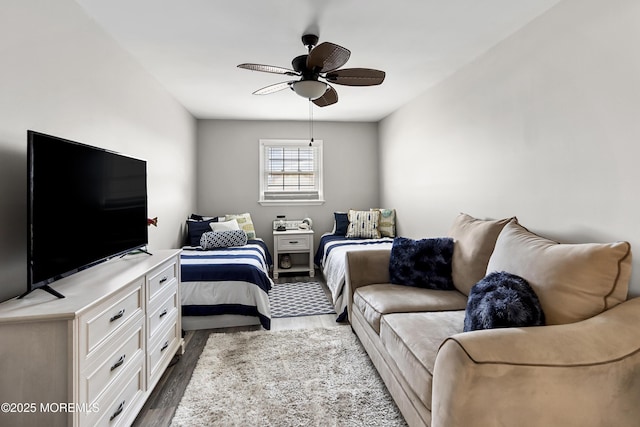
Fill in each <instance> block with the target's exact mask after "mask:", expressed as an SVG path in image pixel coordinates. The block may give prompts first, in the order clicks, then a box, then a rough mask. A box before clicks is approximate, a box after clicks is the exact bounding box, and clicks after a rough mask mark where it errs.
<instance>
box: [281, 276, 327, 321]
mask: <svg viewBox="0 0 640 427" xmlns="http://www.w3.org/2000/svg"><path fill="white" fill-rule="evenodd" d="M269 302H270V304H271V317H272V318H278V317H299V316H314V315H318V314H334V313H335V312H336V311H335V310H334V309H333V304H331V301H329V299H328V298H327V294H326V293H325V292H324V290H323V289H322V285H321V284H320V283H318V282H296V283H276V284H275V285H273V286H272V287H271V290H270V291H269Z"/></svg>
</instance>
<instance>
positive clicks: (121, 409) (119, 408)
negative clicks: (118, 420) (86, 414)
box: [109, 400, 125, 421]
mask: <svg viewBox="0 0 640 427" xmlns="http://www.w3.org/2000/svg"><path fill="white" fill-rule="evenodd" d="M124 403H125V401H124V400H123V401H122V403H120V405H118V409H116V412H114V413H113V415H111V418H109V421H113V419H114V418H115V417H117V416H118V415H120V414H121V413H122V411H123V410H124Z"/></svg>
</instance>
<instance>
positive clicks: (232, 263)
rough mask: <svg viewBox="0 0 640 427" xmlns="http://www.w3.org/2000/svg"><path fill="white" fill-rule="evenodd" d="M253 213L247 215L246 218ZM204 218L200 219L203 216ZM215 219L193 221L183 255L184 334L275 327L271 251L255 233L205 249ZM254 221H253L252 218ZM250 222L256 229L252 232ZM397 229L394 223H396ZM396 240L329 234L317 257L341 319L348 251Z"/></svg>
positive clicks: (322, 243)
mask: <svg viewBox="0 0 640 427" xmlns="http://www.w3.org/2000/svg"><path fill="white" fill-rule="evenodd" d="M245 215H248V214H245ZM200 218H201V217H200ZM211 221H215V220H201V219H199V220H190V221H188V222H187V224H188V225H189V246H185V247H183V251H182V254H181V298H182V327H183V329H185V330H194V329H214V328H223V327H232V326H246V325H262V327H264V328H265V329H270V328H271V309H270V305H269V291H270V290H271V287H272V286H273V281H272V280H271V278H270V277H269V270H270V268H271V267H272V266H273V260H272V258H271V253H270V252H269V248H268V247H267V245H266V244H265V243H264V241H262V240H261V239H256V238H255V231H253V232H248V233H247V234H248V235H249V236H250V238H251V240H247V242H246V244H244V245H239V246H232V247H216V248H212V249H206V250H205V249H203V247H202V246H199V245H198V243H199V242H200V236H201V235H202V234H203V233H204V232H207V231H208V230H210V228H209V227H210V222H211ZM249 221H250V219H249ZM252 227H253V225H252V224H251V229H252V230H253V228H252ZM394 227H395V224H394ZM392 243H393V238H391V237H383V238H347V237H345V235H340V233H338V235H336V234H333V233H331V234H329V233H327V234H324V235H323V236H322V237H321V239H320V243H319V246H318V250H317V251H316V254H315V258H314V261H315V264H316V265H317V266H318V267H320V269H321V270H322V273H323V274H324V277H325V279H326V283H327V286H328V288H329V290H330V291H331V297H332V303H333V305H334V307H335V310H336V313H338V318H337V319H336V320H337V321H344V320H346V303H347V302H346V298H345V292H344V288H345V274H346V253H347V252H349V251H362V250H373V249H383V248H391V245H392Z"/></svg>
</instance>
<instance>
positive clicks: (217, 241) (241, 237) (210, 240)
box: [200, 230, 247, 250]
mask: <svg viewBox="0 0 640 427" xmlns="http://www.w3.org/2000/svg"><path fill="white" fill-rule="evenodd" d="M246 244H247V233H245V232H244V231H243V230H227V231H208V232H206V233H204V234H203V235H202V237H201V238H200V246H202V249H204V250H208V249H213V248H230V247H232V246H244V245H246Z"/></svg>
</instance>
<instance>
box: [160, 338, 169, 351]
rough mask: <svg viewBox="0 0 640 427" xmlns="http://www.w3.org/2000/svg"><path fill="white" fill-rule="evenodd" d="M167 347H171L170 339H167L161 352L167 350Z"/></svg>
mask: <svg viewBox="0 0 640 427" xmlns="http://www.w3.org/2000/svg"><path fill="white" fill-rule="evenodd" d="M167 347H169V341H165V343H164V344H163V346H162V347H161V348H160V352H161V353H162V352H163V351H165V350H166V349H167Z"/></svg>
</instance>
